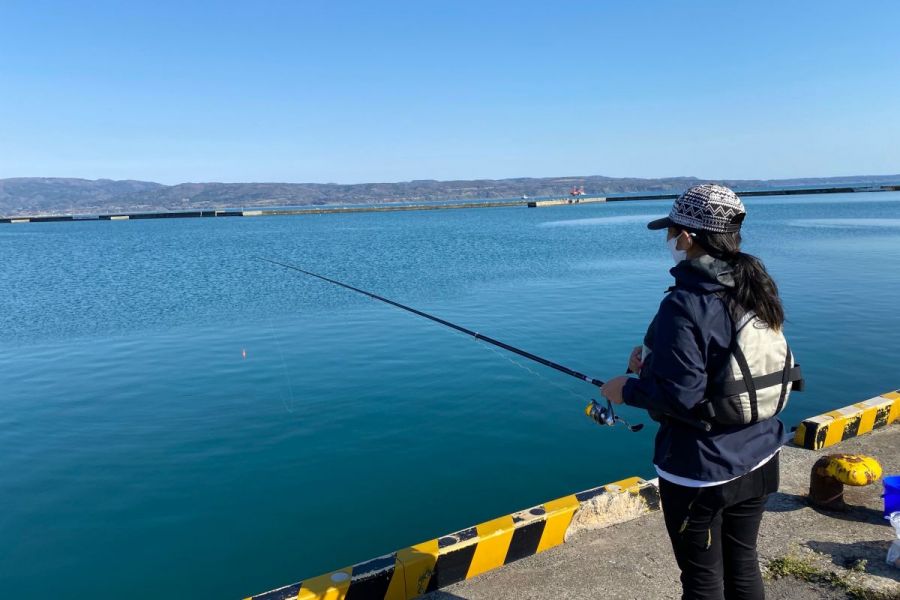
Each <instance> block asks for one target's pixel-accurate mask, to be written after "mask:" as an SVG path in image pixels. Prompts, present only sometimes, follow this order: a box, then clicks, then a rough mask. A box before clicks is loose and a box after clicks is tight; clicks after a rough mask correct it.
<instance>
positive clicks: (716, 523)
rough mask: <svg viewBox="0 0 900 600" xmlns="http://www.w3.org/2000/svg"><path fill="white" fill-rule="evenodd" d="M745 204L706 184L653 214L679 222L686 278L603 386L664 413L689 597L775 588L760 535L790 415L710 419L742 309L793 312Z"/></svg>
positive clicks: (661, 462) (746, 594)
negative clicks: (763, 561) (756, 241)
mask: <svg viewBox="0 0 900 600" xmlns="http://www.w3.org/2000/svg"><path fill="white" fill-rule="evenodd" d="M745 214H746V213H745V210H744V205H743V203H742V202H741V201H740V199H739V198H738V197H737V195H736V194H735V193H734V192H732V191H731V190H730V189H728V188H726V187H723V186H718V185H700V186H696V187H693V188H691V189H689V190H688V191H686V192H685V193H684V194H682V195H681V197H679V198H678V199H677V200H676V201H675V204H674V206H673V208H672V211H671V213H670V214H669V216H668V217H666V218H664V219H659V220H656V221H653V222H651V223H649V224H648V225H647V227H648V228H649V229H666V230H667V238H666V240H667V244H668V247H669V249H670V250H671V252H672V256H673V258H674V260H675V263H676V264H675V267H674V268H673V269H672V270H671V273H672V275H673V276H674V277H675V285H674V286H673V287H671V288H669V293H668V294H667V295H666V297H665V298H664V299H663V301H662V303H661V304H660V307H659V312H657V314H656V317H655V318H654V319H653V322H652V323H651V324H650V328H649V329H648V331H647V336H646V338H645V343H644V347H643V348H642V347H638V348H635V349H634V352H633V353H632V355H631V358H630V361H629V370H630V371H631V372H634V373H637V374H639V375H640V377H639V378H634V377H627V376H622V377H616V378H614V379H612V380H610V381H609V382H608V383H607V384H606V385H604V386H603V389H602V394H603V395H604V396H605V397H606V398H608V399H609V400H610V401H612V402H614V403H616V404H621V403H622V402H624V403H625V404H628V405H630V406H636V407H639V408H644V409H647V410H648V411H650V413H651V416H653V417H654V418H655V419H656V420H658V421H660V428H659V432H658V433H657V436H656V444H655V451H654V457H653V463H654V466H655V467H656V470H657V472H658V474H659V478H660V479H659V492H660V496H661V499H662V506H663V514H664V517H665V522H666V529H667V530H668V533H669V537H670V539H671V541H672V548H673V549H674V551H675V558H676V560H677V562H678V566H679V567H680V569H681V583H682V588H683V598H685V599H688V598H689V599H707V598H716V599H721V598H728V599H729V600H731V599H737V598H741V599H758V598H763V597H764V592H763V585H762V577H761V575H760V571H759V563H758V559H757V553H756V541H757V536H758V533H759V525H760V521H761V519H762V513H763V510H764V507H765V503H766V498H767V497H768V495H769V494H771V493H772V492H775V491H776V490H777V489H778V451H779V449H780V448H781V446H782V445H783V443H784V441H785V430H784V425H783V424H782V423H781V421H779V420H778V419H777V418H774V417H773V418H762V419H760V420H758V421H756V422H753V423H750V424H743V423H740V424H727V425H725V424H718V423H716V422H715V421H714V419H706V420H707V421H708V422H709V424H708V429H709V430H706V429H704V428H703V425H704V424H705V423H704V421H703V419H704V418H705V416H708V415H709V414H711V413H710V412H708V411H707V412H703V411H702V409H704V408H705V407H707V405H708V404H709V402H708V400H709V396H710V395H711V393H710V388H711V384H712V383H713V382H714V381H716V380H717V375H718V374H720V373H722V372H723V371H724V370H726V369H727V368H729V364H730V362H729V361H730V360H731V357H732V353H733V351H734V348H733V346H732V342H733V340H735V339H737V338H736V334H735V328H734V321H735V319H739V318H740V315H744V314H748V313H749V311H753V312H755V313H756V316H757V317H758V320H759V322H761V323H762V325H761V327H763V328H765V327H766V326H768V328H771V330H772V331H774V332H780V330H781V327H782V325H783V323H784V311H783V309H782V305H781V300H780V299H779V297H778V289H777V287H776V285H775V283H774V282H773V281H772V278H771V277H770V276H769V274H768V273H767V272H766V269H765V267H764V266H763V264H762V263H761V262H760V261H759V260H758V259H756V258H755V257H753V256H750V255H748V254H744V253H743V252H741V251H740V243H741V235H740V228H741V223H742V222H743V220H744V217H745ZM751 316H752V315H751ZM778 335H780V333H778ZM782 339H783V338H782ZM786 353H787V358H786V359H785V363H788V362H790V361H791V357H790V353H789V350H786ZM785 372H787V368H785ZM786 385H787V384H786ZM784 389H786V387H785V388H782V390H784ZM784 395H785V392H784V391H782V398H781V403H780V404H779V405H778V409H777V410H781V408H782V406H783V403H784V400H785V398H784ZM777 410H776V411H772V412H777Z"/></svg>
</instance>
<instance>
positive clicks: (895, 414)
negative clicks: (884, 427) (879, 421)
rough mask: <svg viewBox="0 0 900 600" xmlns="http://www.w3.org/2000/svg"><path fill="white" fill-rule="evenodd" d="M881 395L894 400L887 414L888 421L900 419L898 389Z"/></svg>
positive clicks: (899, 393)
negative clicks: (889, 412)
mask: <svg viewBox="0 0 900 600" xmlns="http://www.w3.org/2000/svg"><path fill="white" fill-rule="evenodd" d="M881 396H882V397H883V398H887V399H888V400H893V401H894V404H893V405H892V406H891V414H889V415H888V423H893V422H894V421H897V420H898V419H900V390H897V391H895V392H887V393H886V394H882V395H881Z"/></svg>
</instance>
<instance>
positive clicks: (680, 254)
mask: <svg viewBox="0 0 900 600" xmlns="http://www.w3.org/2000/svg"><path fill="white" fill-rule="evenodd" d="M680 237H681V236H680V235H676V236H675V237H673V238H670V239H669V240H668V241H666V245H667V246H668V247H669V252H671V253H672V259H673V260H674V261H675V264H676V265H677V264H678V263H680V262H681V261H683V260H684V259H686V258H687V250H679V249H678V248H677V245H678V238H680Z"/></svg>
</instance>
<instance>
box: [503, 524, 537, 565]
mask: <svg viewBox="0 0 900 600" xmlns="http://www.w3.org/2000/svg"><path fill="white" fill-rule="evenodd" d="M546 525H547V521H545V520H540V521H537V522H535V523H529V524H528V525H525V526H523V527H519V528H518V529H516V530H515V531H513V536H512V540H510V542H509V550H507V551H506V559H505V560H504V561H503V564H504V565H506V564H509V563H511V562H512V561H514V560H519V559H520V558H525V557H526V556H531V555H532V554H534V553H535V552H537V549H538V545H539V544H540V543H541V536H542V535H544V527H546Z"/></svg>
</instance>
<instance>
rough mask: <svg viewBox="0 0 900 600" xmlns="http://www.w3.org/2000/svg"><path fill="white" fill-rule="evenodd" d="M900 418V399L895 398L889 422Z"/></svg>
mask: <svg viewBox="0 0 900 600" xmlns="http://www.w3.org/2000/svg"><path fill="white" fill-rule="evenodd" d="M898 420H900V400H894V404H893V406H891V414H889V415H888V423H893V422H894V421H898Z"/></svg>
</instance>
